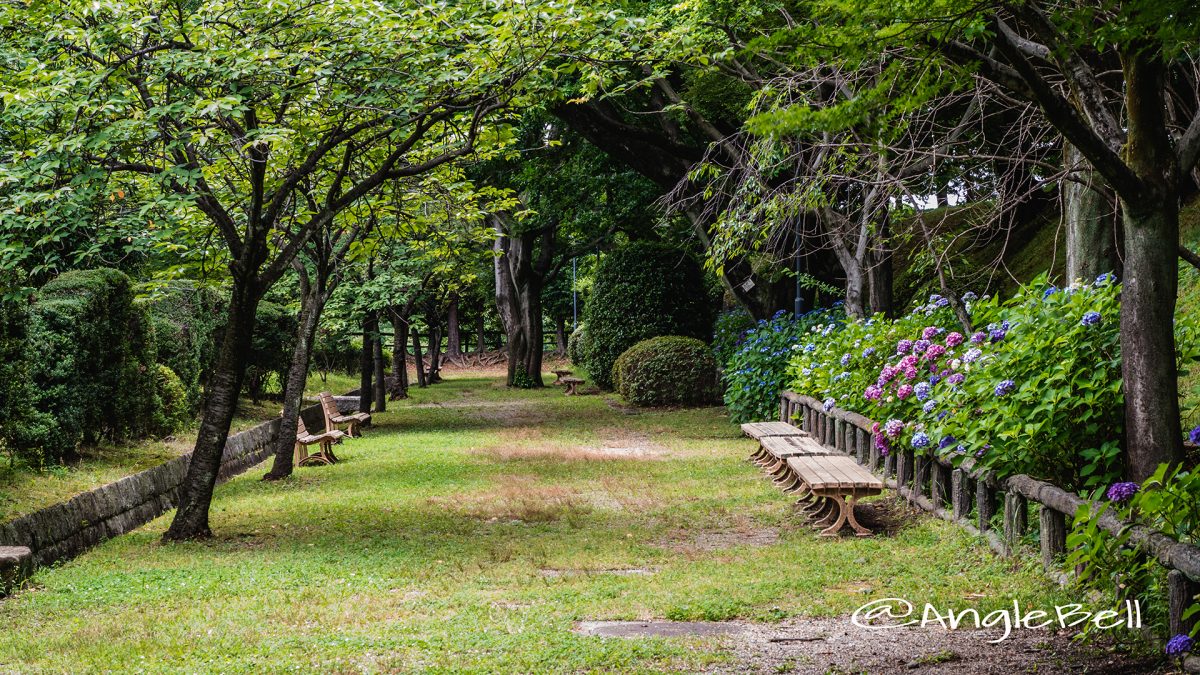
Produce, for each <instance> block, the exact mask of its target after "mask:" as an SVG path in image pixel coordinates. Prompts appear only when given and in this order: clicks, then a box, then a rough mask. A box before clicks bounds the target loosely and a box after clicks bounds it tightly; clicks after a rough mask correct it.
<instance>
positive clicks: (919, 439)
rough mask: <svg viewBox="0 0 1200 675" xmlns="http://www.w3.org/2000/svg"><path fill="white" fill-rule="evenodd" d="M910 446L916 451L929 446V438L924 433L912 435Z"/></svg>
mask: <svg viewBox="0 0 1200 675" xmlns="http://www.w3.org/2000/svg"><path fill="white" fill-rule="evenodd" d="M912 446H913V447H914V448H917V449H918V450H919V449H921V448H925V447H928V446H929V436H928V435H927V434H926V433H925V432H924V431H918V432H917V433H915V434H913V437H912Z"/></svg>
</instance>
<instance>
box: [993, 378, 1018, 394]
mask: <svg viewBox="0 0 1200 675" xmlns="http://www.w3.org/2000/svg"><path fill="white" fill-rule="evenodd" d="M1016 388H1017V383H1016V382H1013V381H1012V380H1003V381H1001V382H1000V384H997V385H996V389H995V392H994V393H995V394H996V396H1007V395H1008V394H1010V393H1012V390H1013V389H1016Z"/></svg>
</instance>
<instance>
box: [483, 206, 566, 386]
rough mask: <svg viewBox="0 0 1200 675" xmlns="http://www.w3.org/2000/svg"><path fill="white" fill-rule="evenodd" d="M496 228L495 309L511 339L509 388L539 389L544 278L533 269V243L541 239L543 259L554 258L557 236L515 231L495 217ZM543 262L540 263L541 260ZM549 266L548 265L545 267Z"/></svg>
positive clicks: (544, 231)
mask: <svg viewBox="0 0 1200 675" xmlns="http://www.w3.org/2000/svg"><path fill="white" fill-rule="evenodd" d="M492 220H493V226H494V227H495V229H496V234H497V235H498V236H497V237H496V243H495V249H496V256H495V258H494V260H495V263H494V265H495V273H496V309H498V310H499V311H500V323H501V325H502V326H503V327H504V334H505V337H506V338H507V339H508V386H510V387H525V388H536V387H543V386H545V384H544V383H543V382H542V341H543V334H542V285H543V283H544V276H543V274H542V273H541V272H540V271H539V270H535V269H534V264H533V261H532V259H531V258H532V256H533V248H534V241H535V240H536V238H538V237H541V238H542V250H541V252H540V256H539V257H540V258H541V259H542V260H548V258H549V257H550V256H552V255H553V254H552V248H553V240H554V233H553V230H552V229H546V230H542V231H526V232H520V233H514V232H512V228H510V227H509V226H508V223H507V222H506V221H505V219H504V218H502V217H501V216H493V218H492ZM539 262H541V261H539ZM546 266H547V267H548V265H546Z"/></svg>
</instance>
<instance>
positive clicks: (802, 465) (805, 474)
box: [787, 455, 883, 537]
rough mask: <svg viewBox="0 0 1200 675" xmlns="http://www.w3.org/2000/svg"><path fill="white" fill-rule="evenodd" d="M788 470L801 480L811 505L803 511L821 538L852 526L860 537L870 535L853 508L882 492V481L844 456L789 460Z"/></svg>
mask: <svg viewBox="0 0 1200 675" xmlns="http://www.w3.org/2000/svg"><path fill="white" fill-rule="evenodd" d="M787 465H788V468H789V469H790V470H791V472H792V473H794V474H795V475H796V477H797V478H798V479H799V482H800V484H801V485H803V487H804V489H805V490H806V491H807V493H808V494H806V495H805V497H804V498H802V501H803V500H804V499H807V498H809V497H812V498H813V500H812V502H811V503H810V504H809V505H808V506H806V507H805V508H804V509H803V511H804V513H805V515H806V516H808V517H809V518H810V519H811V520H812V521H813V523H814V526H815V527H817V528H823V529H821V536H823V537H833V536H836V535H837V533H838V532H839V531H840V530H841V529H842V526H843V525H846V524H849V525H850V527H851V528H853V529H854V533H855V534H856V535H858V536H860V537H869V536H871V531H870V530H868V529H867V528H865V527H863V526H862V525H860V524H859V523H858V521H857V520H856V519H855V518H854V505H855V503H857V502H858V499H859V498H860V497H869V496H872V495H877V494H879V493H881V492H883V481H882V480H880V479H879V477H878V476H876V475H875V474H873V473H871V472H870V471H868V470H867V469H865V468H863V466H862V465H861V464H859V463H858V462H856V461H854V460H853V459H851V458H849V457H846V456H845V455H828V456H824V457H814V456H798V457H789V458H788V460H787Z"/></svg>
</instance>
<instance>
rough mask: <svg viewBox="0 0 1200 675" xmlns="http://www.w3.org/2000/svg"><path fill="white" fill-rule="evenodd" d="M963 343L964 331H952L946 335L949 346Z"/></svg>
mask: <svg viewBox="0 0 1200 675" xmlns="http://www.w3.org/2000/svg"><path fill="white" fill-rule="evenodd" d="M962 343H963V336H962V333H951V334H949V335H947V336H946V346H947V347H957V346H959V345H961V344H962Z"/></svg>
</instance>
